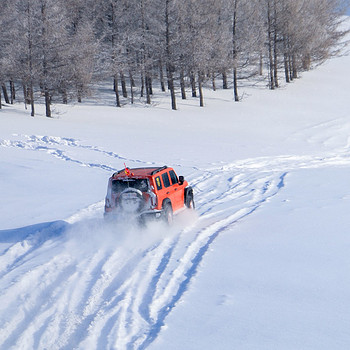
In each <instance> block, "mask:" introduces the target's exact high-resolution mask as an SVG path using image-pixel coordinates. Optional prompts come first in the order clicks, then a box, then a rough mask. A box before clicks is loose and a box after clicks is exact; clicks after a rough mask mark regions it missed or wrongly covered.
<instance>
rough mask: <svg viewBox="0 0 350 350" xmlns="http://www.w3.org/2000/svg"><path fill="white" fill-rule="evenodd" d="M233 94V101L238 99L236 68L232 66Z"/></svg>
mask: <svg viewBox="0 0 350 350" xmlns="http://www.w3.org/2000/svg"><path fill="white" fill-rule="evenodd" d="M233 94H234V97H235V102H238V101H239V96H238V83H237V68H236V67H234V68H233Z"/></svg>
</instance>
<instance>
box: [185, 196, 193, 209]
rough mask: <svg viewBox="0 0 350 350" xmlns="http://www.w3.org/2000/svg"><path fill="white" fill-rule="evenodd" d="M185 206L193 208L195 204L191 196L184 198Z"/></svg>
mask: <svg viewBox="0 0 350 350" xmlns="http://www.w3.org/2000/svg"><path fill="white" fill-rule="evenodd" d="M186 207H187V208H189V209H194V208H195V205H194V200H193V197H192V196H189V198H187V199H186Z"/></svg>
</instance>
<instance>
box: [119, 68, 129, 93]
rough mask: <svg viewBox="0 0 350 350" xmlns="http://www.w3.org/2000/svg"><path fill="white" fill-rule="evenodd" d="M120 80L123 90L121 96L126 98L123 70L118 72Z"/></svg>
mask: <svg viewBox="0 0 350 350" xmlns="http://www.w3.org/2000/svg"><path fill="white" fill-rule="evenodd" d="M120 81H121V84H122V92H123V97H125V98H127V97H128V92H127V91H126V82H125V76H124V73H123V72H120Z"/></svg>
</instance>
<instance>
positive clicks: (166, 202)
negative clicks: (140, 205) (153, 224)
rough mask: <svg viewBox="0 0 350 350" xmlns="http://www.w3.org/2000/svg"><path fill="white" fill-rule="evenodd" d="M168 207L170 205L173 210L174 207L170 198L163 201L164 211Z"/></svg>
mask: <svg viewBox="0 0 350 350" xmlns="http://www.w3.org/2000/svg"><path fill="white" fill-rule="evenodd" d="M166 205H170V206H171V209H173V205H172V204H171V200H170V199H169V198H165V199H163V202H162V209H164V208H165V206H166Z"/></svg>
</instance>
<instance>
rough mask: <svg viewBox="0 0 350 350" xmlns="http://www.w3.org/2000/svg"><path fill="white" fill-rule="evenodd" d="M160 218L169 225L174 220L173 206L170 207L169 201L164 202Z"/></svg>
mask: <svg viewBox="0 0 350 350" xmlns="http://www.w3.org/2000/svg"><path fill="white" fill-rule="evenodd" d="M162 219H163V221H164V222H165V223H166V224H167V225H169V226H171V225H172V224H173V221H174V215H173V208H172V207H171V204H170V203H169V202H167V203H164V206H163V215H162Z"/></svg>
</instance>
